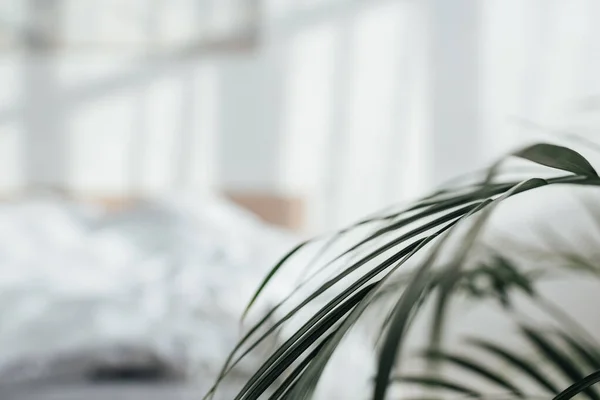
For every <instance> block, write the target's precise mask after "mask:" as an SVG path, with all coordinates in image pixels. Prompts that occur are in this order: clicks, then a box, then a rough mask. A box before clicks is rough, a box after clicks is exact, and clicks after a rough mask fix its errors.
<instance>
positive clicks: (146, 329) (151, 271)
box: [0, 195, 297, 400]
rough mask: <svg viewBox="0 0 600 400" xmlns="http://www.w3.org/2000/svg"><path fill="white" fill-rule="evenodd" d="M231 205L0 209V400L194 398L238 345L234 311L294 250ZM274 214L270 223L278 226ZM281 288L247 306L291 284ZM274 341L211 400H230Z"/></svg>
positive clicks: (175, 199) (161, 201)
mask: <svg viewBox="0 0 600 400" xmlns="http://www.w3.org/2000/svg"><path fill="white" fill-rule="evenodd" d="M231 197H232V196H229V197H227V196H216V195H203V196H197V195H177V196H171V197H161V198H155V199H147V200H143V201H141V200H136V201H132V202H117V201H113V202H112V203H111V204H112V206H111V207H107V205H108V202H107V201H102V202H100V203H103V204H102V205H99V204H98V202H89V201H87V202H82V201H76V200H73V199H68V198H66V197H64V196H55V195H54V196H41V197H39V196H36V197H30V198H28V199H26V200H20V201H14V202H5V203H2V204H1V205H0V320H1V321H2V324H0V398H1V399H3V400H5V399H6V400H12V399H15V400H21V399H23V400H36V399H49V400H53V399H64V400H71V399H72V400H79V399H114V400H120V399H124V400H125V399H127V400H134V399H162V400H171V399H191V398H194V399H199V398H202V395H203V394H204V392H205V391H206V390H207V389H208V387H209V386H210V384H212V382H213V381H214V378H215V376H216V374H217V373H218V370H219V368H220V367H221V364H222V362H223V360H224V358H225V356H226V354H227V352H228V351H229V350H231V348H232V347H233V345H234V344H235V342H236V340H237V339H238V337H239V336H238V335H239V333H240V325H239V316H240V314H241V311H242V309H243V305H244V303H245V302H246V301H247V299H248V298H249V296H250V294H251V292H252V290H253V289H254V287H255V286H256V285H257V283H258V282H259V281H260V279H261V278H262V276H263V274H264V273H265V272H266V271H267V270H268V268H269V267H270V266H271V265H272V264H273V262H274V261H275V260H276V258H277V257H279V256H280V255H281V254H282V253H283V252H284V251H285V250H286V249H287V248H289V247H290V246H291V245H292V244H293V243H294V242H295V241H296V240H297V238H296V237H295V235H293V234H291V233H289V230H286V229H281V228H276V227H274V226H272V225H269V224H266V223H264V222H263V221H262V220H261V219H259V218H258V217H256V216H255V215H254V214H252V213H249V212H248V211H247V210H246V209H243V208H242V207H239V206H238V205H236V204H235V203H233V202H232V201H230V200H229V199H230V198H231ZM244 201H246V202H247V203H248V202H249V203H250V204H249V205H248V204H246V207H248V206H250V208H251V207H252V204H254V207H257V204H258V208H259V209H260V208H261V207H263V210H267V211H268V210H272V207H271V206H272V204H273V203H271V206H267V207H265V206H264V201H261V200H260V198H256V197H254V198H252V199H245V200H244V199H240V198H239V196H238V198H237V202H238V203H240V202H244ZM271 201H273V200H272V199H271ZM282 209H283V210H284V211H283V212H282V211H281V209H280V211H277V213H275V214H271V217H270V218H271V222H277V221H274V220H273V218H283V219H282V220H280V221H281V223H280V225H285V224H287V222H286V218H288V220H287V221H288V222H289V215H290V214H289V213H288V211H285V210H286V208H285V207H282ZM292 214H293V213H292ZM282 216H283V217H282ZM267 217H268V216H267ZM292 220H293V218H292ZM281 282H282V284H279V285H277V287H275V288H274V289H273V290H272V291H271V292H270V293H268V295H267V296H266V298H265V299H266V300H265V301H264V302H263V303H262V304H261V305H259V307H268V306H269V305H270V304H271V303H270V301H271V300H270V299H272V301H275V299H277V298H281V296H282V295H283V294H284V293H285V292H287V290H289V289H290V287H291V285H293V282H294V279H292V277H290V279H288V280H286V279H284V280H282V281H281ZM285 282H289V285H286V283H285ZM274 340H276V339H274ZM274 345H276V343H275V342H270V343H266V344H265V348H264V349H263V350H264V351H263V350H261V351H259V352H258V353H257V356H256V357H254V358H252V357H251V358H250V359H249V360H247V361H246V362H245V363H242V364H241V365H240V367H239V368H237V369H236V370H234V373H233V375H232V379H231V380H230V381H229V383H227V385H225V388H224V390H223V391H222V392H220V394H219V396H217V398H218V399H230V398H231V397H232V395H233V391H235V389H236V388H237V387H239V385H240V384H241V383H242V382H243V381H244V380H245V379H247V378H248V377H249V376H250V374H251V373H252V371H253V370H254V369H255V368H256V366H257V365H258V363H259V362H260V358H261V357H262V356H264V354H265V352H266V351H268V350H269V349H270V348H271V347H272V346H274Z"/></svg>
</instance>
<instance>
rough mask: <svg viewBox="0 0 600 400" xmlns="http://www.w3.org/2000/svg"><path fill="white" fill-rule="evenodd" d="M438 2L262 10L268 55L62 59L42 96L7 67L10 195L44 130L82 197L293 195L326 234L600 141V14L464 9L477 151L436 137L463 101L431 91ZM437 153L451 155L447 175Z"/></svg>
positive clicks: (288, 5) (18, 66) (564, 6)
mask: <svg viewBox="0 0 600 400" xmlns="http://www.w3.org/2000/svg"><path fill="white" fill-rule="evenodd" d="M436 1H437V2H439V3H438V4H443V3H441V2H440V0H407V1H401V0H375V1H358V0H310V1H309V0H304V1H299V0H265V2H264V6H265V10H264V11H265V12H264V13H263V21H262V27H261V38H260V45H259V47H258V48H257V49H255V50H252V51H248V52H238V53H229V54H215V55H211V56H207V57H203V58H202V59H199V60H190V61H187V62H183V61H176V60H174V61H172V62H169V61H168V60H167V61H165V62H163V63H158V64H157V63H148V62H147V61H144V60H143V59H137V58H134V57H127V56H124V55H115V54H105V53H99V54H86V55H79V56H78V55H68V56H61V57H59V58H57V59H54V60H50V61H48V60H46V62H49V63H51V64H52V68H54V69H53V73H52V74H49V75H45V76H44V77H43V79H41V78H40V77H39V76H38V77H37V78H38V80H39V81H40V82H41V83H43V85H37V84H35V82H36V81H35V79H33V80H32V76H31V73H32V70H31V68H30V67H31V65H32V61H31V60H27V59H25V58H24V57H23V55H22V54H20V53H18V52H16V53H8V52H5V53H3V54H2V55H0V83H1V84H0V192H1V193H10V192H14V191H18V190H19V189H21V188H23V187H25V186H26V185H27V180H28V179H29V178H30V176H29V175H30V171H29V172H28V169H27V167H26V166H27V165H29V164H32V165H34V166H35V165H37V164H35V163H32V161H31V160H30V159H28V158H31V157H34V158H35V157H37V156H36V154H42V155H43V154H44V152H47V151H51V152H52V150H48V149H51V148H53V147H52V146H51V147H48V148H46V147H43V146H42V147H43V148H41V149H38V152H37V153H36V152H33V151H31V149H30V143H29V142H28V140H27V138H28V137H29V136H28V135H29V134H30V133H31V131H38V132H39V131H41V132H43V133H45V132H44V131H45V129H46V124H45V123H44V121H50V122H52V124H51V125H53V129H54V130H55V131H56V130H59V131H60V132H59V133H60V134H61V135H62V136H61V137H62V138H63V139H64V143H63V144H58V145H57V144H56V143H55V144H54V147H60V146H62V147H67V151H62V152H60V151H58V150H57V151H56V154H55V156H56V158H66V160H64V159H62V160H59V161H61V163H64V164H66V171H65V172H64V173H63V174H62V175H63V176H62V177H61V179H62V181H63V184H64V185H65V186H68V187H70V188H72V189H75V190H79V191H82V192H87V193H90V194H95V195H114V194H118V195H127V194H139V193H141V194H144V193H155V192H159V191H165V190H170V189H172V188H173V187H182V186H183V187H192V186H193V187H200V188H207V187H210V188H212V189H213V190H219V189H222V188H225V189H243V190H256V191H269V192H282V193H284V194H292V195H299V196H301V197H303V198H305V199H306V201H307V204H308V210H307V211H308V215H307V223H308V229H309V230H312V231H314V230H322V229H329V228H332V227H335V226H340V225H341V224H344V223H347V222H349V221H351V220H354V219H357V218H359V217H360V216H361V215H362V214H365V213H368V212H370V211H373V210H376V209H378V208H381V207H384V206H386V205H388V204H390V203H393V202H397V201H402V200H406V199H410V198H413V197H414V196H416V195H418V194H420V193H422V192H424V191H425V190H427V189H429V188H430V187H431V186H432V185H434V184H435V183H436V182H439V179H440V176H441V175H444V176H452V175H455V174H457V173H460V172H463V171H464V169H465V168H468V169H471V168H477V167H479V166H481V165H483V164H485V163H486V162H489V161H490V160H492V159H493V158H494V157H497V156H498V155H500V154H501V153H502V152H504V151H506V150H507V149H509V148H511V147H514V146H516V145H518V144H520V143H523V142H526V141H532V140H535V139H539V138H540V137H542V138H546V139H551V138H552V134H551V133H547V132H548V131H550V130H551V129H554V130H562V131H566V132H571V133H579V134H581V135H583V136H585V137H587V138H589V139H596V138H595V131H596V129H597V127H598V126H599V121H596V120H597V119H598V118H597V117H596V114H597V113H596V112H595V111H594V108H595V107H596V103H598V101H597V100H596V101H595V99H596V97H595V96H597V94H598V93H599V92H600V79H599V78H598V73H597V71H598V70H599V68H598V67H600V41H599V40H598V39H599V38H600V30H599V29H600V28H598V27H597V26H596V24H595V23H594V22H595V19H596V17H597V16H598V15H600V3H599V2H598V1H596V0H528V1H522V0H486V1H477V0H471V1H469V0H460V1H455V2H452V7H453V9H452V15H449V14H448V15H446V14H444V12H442V13H441V15H438V18H447V19H448V21H450V22H451V21H452V18H453V16H456V17H457V18H462V17H461V15H463V14H465V13H466V14H468V12H473V10H475V12H476V13H477V14H476V15H477V24H475V25H474V26H475V27H476V30H475V31H474V32H476V33H477V37H476V38H475V40H476V43H477V46H476V47H473V49H472V51H471V50H469V49H468V48H466V47H465V48H463V49H462V50H461V51H462V52H461V53H457V54H456V57H455V58H456V59H458V61H457V62H456V64H455V65H454V67H455V68H457V66H460V65H459V61H465V62H466V61H468V60H469V59H470V58H472V60H470V61H472V62H473V63H475V64H474V65H477V73H476V74H474V75H470V74H468V73H465V72H464V71H463V72H461V70H460V68H458V69H457V72H456V82H454V83H455V84H454V85H453V86H452V85H450V86H452V87H454V89H452V90H454V91H457V90H460V87H461V86H464V87H465V90H469V91H471V94H472V96H471V97H470V100H469V101H472V102H474V103H476V104H473V107H476V108H477V114H476V116H477V123H476V124H472V125H470V128H469V129H474V128H473V127H474V126H476V127H477V129H476V132H477V133H476V136H477V137H474V136H473V134H471V135H472V136H471V138H472V139H474V140H471V139H469V136H468V135H463V134H462V133H461V132H459V130H457V129H456V126H460V124H456V125H455V126H453V127H449V128H448V130H447V131H444V129H443V127H442V128H439V127H438V128H435V129H433V128H432V126H433V125H435V118H437V116H436V115H435V114H434V113H432V111H431V106H432V104H434V101H435V100H436V99H439V98H441V97H443V98H448V97H450V98H452V97H451V96H452V93H442V92H439V88H438V89H436V86H435V85H433V84H432V76H434V73H433V72H432V71H434V70H435V68H439V67H440V66H439V65H437V66H436V65H432V62H431V57H430V56H431V54H430V48H429V46H430V41H431V36H430V35H431V32H433V29H432V26H431V25H428V23H427V21H428V16H427V13H429V12H431V5H432V4H434V5H435V4H436ZM159 3H160V1H157V4H159ZM182 4H183V3H182ZM461 7H464V9H463V8H461ZM440 12H441V11H440ZM175 14H176V13H175ZM175 14H173V15H171V16H170V17H169V18H171V19H170V20H169V21H170V22H169V23H172V22H173V21H172V19H173V18H176V15H175ZM184 14H185V13H184ZM466 14H465V15H466ZM177 15H179V14H177ZM187 17H189V15H188V16H187ZM187 17H186V18H187ZM79 18H81V16H79ZM78 20H79V22H81V20H80V19H78ZM186 21H187V19H186ZM75 25H77V24H70V25H68V26H70V27H74V26H75ZM458 25H460V24H457V26H458ZM78 26H79V27H80V28H81V29H85V25H82V24H81V23H80V24H79V25H78ZM73 29H75V28H73ZM447 31H448V32H451V30H447ZM457 37H459V36H457ZM450 39H451V38H450ZM450 39H449V42H448V43H452V41H451V40H450ZM465 49H466V50H465ZM463 50H464V51H463ZM445 57H449V58H447V60H453V58H452V53H450V54H449V55H446V56H445ZM441 67H443V65H442V66H441ZM28 68H29V69H28ZM28 71H29V72H28ZM33 73H35V71H33ZM28 74H30V75H28ZM473 81H475V83H473ZM27 82H29V83H28V84H26V83H27ZM32 82H33V83H32ZM440 87H445V86H440ZM457 87H458V88H459V89H456V88H457ZM474 88H475V89H474ZM436 90H438V92H436ZM473 99H475V100H473ZM444 101H446V102H447V104H448V100H444ZM457 101H459V100H457ZM47 105H51V107H47ZM440 107H441V106H440ZM473 115H475V114H473ZM42 117H43V118H42ZM446 118H451V116H450V117H448V116H446ZM523 121H525V122H529V123H531V122H533V123H535V124H538V125H540V126H542V127H545V128H547V129H546V131H543V130H536V129H532V128H531V127H529V128H526V127H524V125H523ZM450 128H452V129H450ZM54 133H56V132H54ZM51 134H52V132H51V130H49V132H48V135H51ZM440 135H444V136H440ZM37 137H39V136H37ZM440 143H449V144H450V145H451V147H452V148H448V151H447V152H445V153H444V154H443V158H444V159H443V162H441V163H440V160H439V158H440V151H441V150H440V149H439V147H440V145H439V144H440ZM63 150H64V149H63ZM61 154H62V156H61ZM58 164H60V163H58V162H57V165H58ZM30 167H31V166H30Z"/></svg>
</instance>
